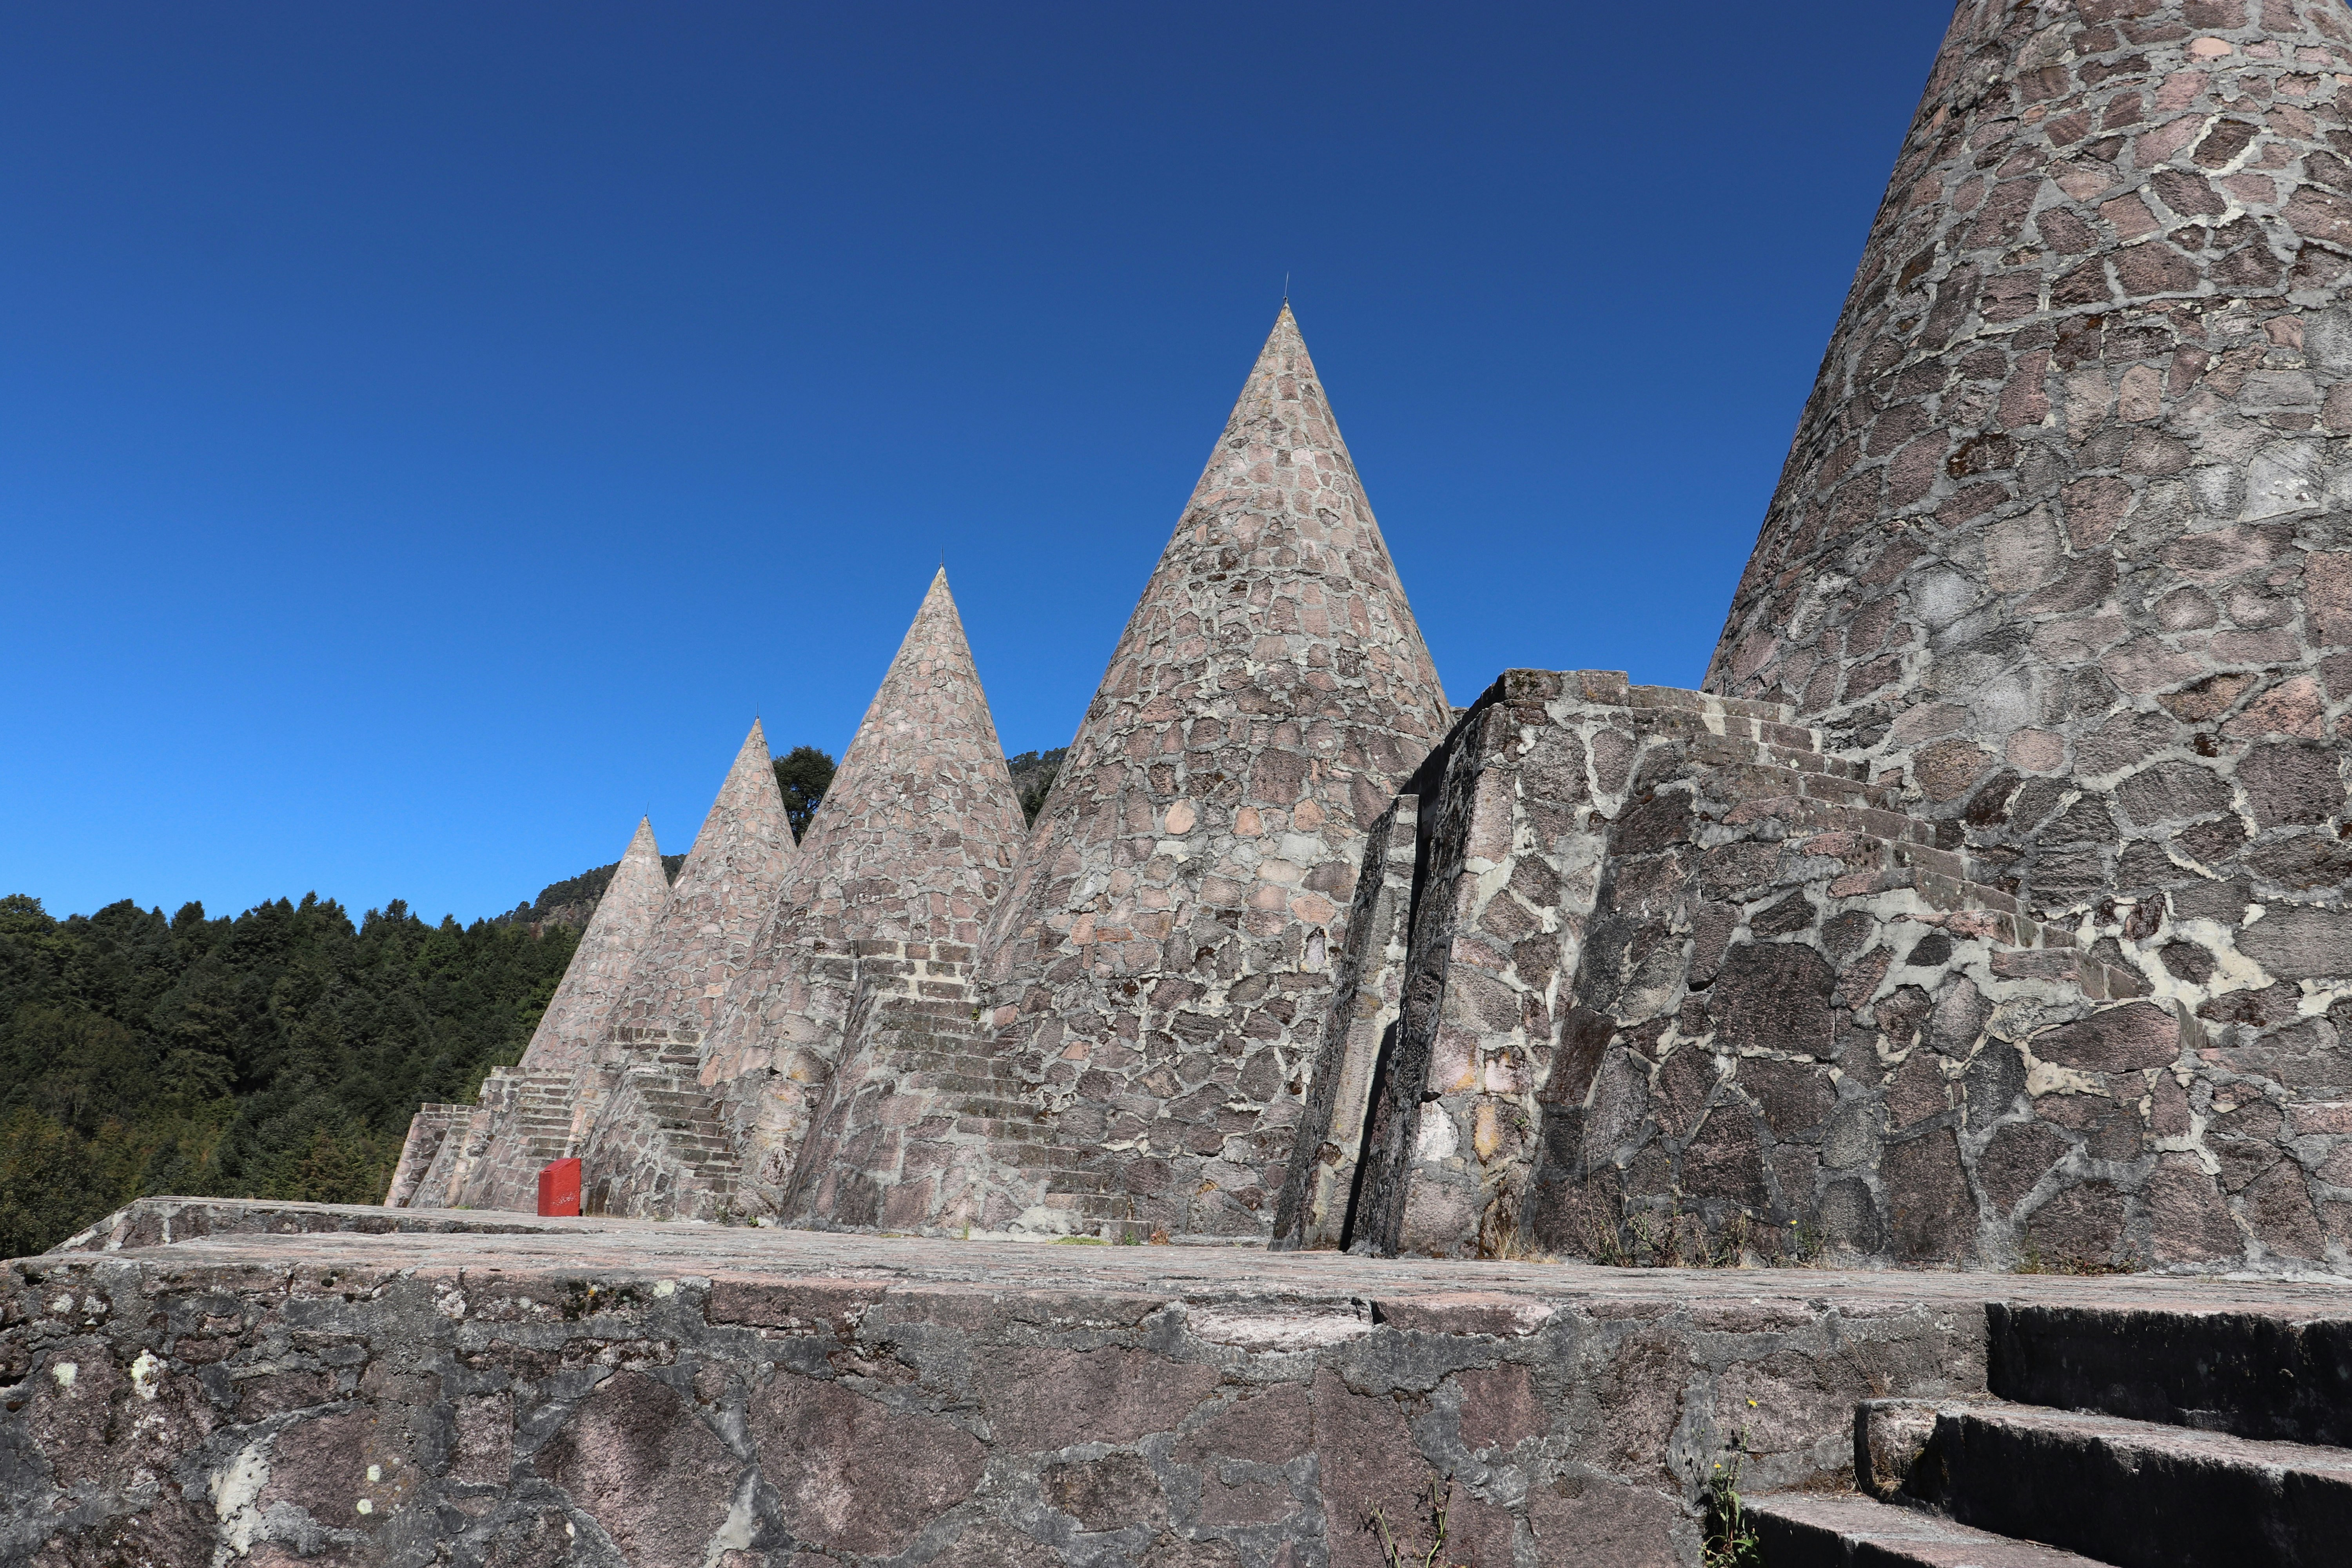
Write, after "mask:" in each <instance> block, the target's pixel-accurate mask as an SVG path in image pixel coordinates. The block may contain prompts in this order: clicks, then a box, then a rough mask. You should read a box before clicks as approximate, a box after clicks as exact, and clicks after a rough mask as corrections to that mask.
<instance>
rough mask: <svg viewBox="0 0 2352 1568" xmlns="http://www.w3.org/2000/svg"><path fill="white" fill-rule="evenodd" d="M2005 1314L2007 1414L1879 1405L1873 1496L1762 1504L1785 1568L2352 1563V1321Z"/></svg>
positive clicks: (1994, 1340)
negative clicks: (2349, 1442) (1831, 1567)
mask: <svg viewBox="0 0 2352 1568" xmlns="http://www.w3.org/2000/svg"><path fill="white" fill-rule="evenodd" d="M1990 1328H1991V1342H1990V1351H1991V1355H1990V1367H1989V1377H1988V1384H1989V1387H1990V1396H1989V1397H1986V1398H1981V1399H1972V1400H1958V1401H1950V1402H1926V1401H1911V1400H1871V1401H1867V1402H1865V1403H1864V1404H1863V1405H1859V1406H1857V1407H1856V1409H1855V1413H1854V1478H1853V1479H1854V1483H1855V1488H1856V1489H1855V1490H1854V1491H1853V1492H1850V1493H1817V1492H1783V1493H1774V1494H1768V1495H1765V1496H1761V1497H1757V1498H1752V1499H1749V1500H1748V1504H1747V1511H1748V1519H1749V1521H1750V1522H1751V1524H1752V1525H1753V1527H1754V1528H1755V1530H1756V1531H1757V1535H1758V1538H1759V1545H1760V1547H1761V1549H1762V1551H1761V1560H1762V1561H1763V1562H1764V1563H1767V1564H1769V1568H1816V1565H1819V1568H1829V1565H1832V1564H1834V1565H1837V1568H1861V1565H1863V1564H1872V1565H1880V1564H1885V1565H1887V1568H1898V1565H1912V1564H1916V1565H1918V1568H1929V1565H1933V1568H1960V1565H1963V1564H1966V1565H1969V1568H1979V1565H1980V1568H2071V1565H2077V1564H2083V1565H2089V1564H2105V1565H2108V1568H2321V1565H2323V1564H2341V1563H2347V1562H2352V1447H2345V1446H2344V1445H2345V1444H2346V1442H2347V1438H2352V1318H2347V1319H2344V1320H2336V1321H2294V1320H2292V1319H2290V1318H2287V1317H2285V1316H2282V1315H2266V1314H2263V1313H2259V1312H2247V1311H2230V1312H2222V1311H2215V1312H2195V1311H2179V1310H2144V1309H2132V1308H2121V1307H2116V1308H2108V1307H2089V1308H2080V1307H2041V1306H2036V1307H2021V1306H2015V1305H2002V1304H1995V1305H1994V1306H1993V1307H1992V1308H1991V1309H1990Z"/></svg>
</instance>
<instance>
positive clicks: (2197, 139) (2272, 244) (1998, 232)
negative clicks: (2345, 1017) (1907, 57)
mask: <svg viewBox="0 0 2352 1568" xmlns="http://www.w3.org/2000/svg"><path fill="white" fill-rule="evenodd" d="M2347 46H2352V19H2347V16H2346V13H2345V10H2344V7H2343V6H2341V5H2334V4H2307V3H2302V0H2098V3H2097V4H2093V3H2091V0H2082V3H2080V4H2068V5H2058V4H2054V3H2052V0H2037V3H2032V4H2008V3H2003V4H1997V5H1996V4H1990V3H1986V0H1969V3H1967V4H1963V5H1960V6H1959V7H1958V11H1957V13H1956V14H1955V16H1953V19H1952V24H1951V27H1950V30H1949V32H1948V34H1947V36H1946V37H1945V40H1944V44H1943V48H1942V52H1941V54H1940V56H1939V58H1937V62H1936V66H1935V69H1934V72H1933V73H1932V75H1931V76H1930V78H1929V79H1928V82H1927V91H1926V93H1925V95H1924V96H1923V97H1922V99H1921V100H1920V104H1919V110H1918V114H1917V117H1916V119H1915V121H1913V123H1912V127H1911V131H1910V133H1909V135H1908V137H1907V138H1906V141H1905V142H1904V145H1903V150H1902V153H1901V156H1900V159H1899V161H1898V162H1897V163H1896V165H1895V174H1894V177H1893V179H1892V181H1891V182H1890V183H1889V184H1888V186H1887V192H1886V197H1885V203H1884V205H1882V206H1881V207H1880V209H1879V212H1878V216H1877V219H1876V221H1875V223H1874V226H1873V228H1872V230H1871V234H1870V238H1869V243H1868V245H1867V246H1866V247H1865V248H1864V254H1863V259H1862V265H1861V268H1860V270H1859V272H1858V273H1857V275H1856V277H1855V279H1854V284H1853V291H1852V293H1851V294H1850V295H1849V296H1848V297H1847V300H1846V304H1845V310H1844V314H1843V318H1842V319H1841V320H1840V321H1839V323H1838V326H1837V330H1836V332H1835V335H1834V336H1833V337H1832V340H1831V342H1830V346H1829V351H1828V353H1827V355H1826V357H1825V358H1824V360H1823V362H1822V370H1821V374H1820V378H1819V380H1818V381H1817V383H1816V384H1815V385H1814V388H1813V392H1812V395H1811V400H1810V401H1809V402H1808V404H1807V405H1806V407H1805V410H1804V414H1803V417H1802V419H1801V422H1800V424H1799V426H1798V431H1797V437H1796V440H1795V443H1794V445H1793V446H1792V447H1790V454H1789V459H1788V464H1787V466H1786V468H1784V469H1783V470H1782V473H1781V477H1780V487H1779V489H1778V491H1777V492H1776V493H1775V495H1774V497H1773V500H1772V503H1771V506H1770V509H1769V511H1768V513H1767V514H1766V517H1765V520H1764V524H1763V529H1762V532H1761V534H1760V536H1759V539H1758V541H1757V544H1756V551H1755V553H1754V556H1753V557H1752V558H1751V559H1750V561H1749V563H1748V570H1747V574H1746V575H1745V576H1744V577H1743V578H1742V580H1741V582H1740V584H1739V587H1738V594H1737V595H1736V597H1735V598H1734V600H1733V603H1732V605H1731V609H1730V614H1729V616H1728V618H1727V622H1726V625H1725V627H1724V631H1723V637H1722V640H1721V643H1720V645H1719V646H1718V647H1717V651H1716V655H1715V658H1714V662H1713V664H1712V666H1711V667H1710V668H1709V671H1708V675H1707V685H1708V687H1709V689H1712V690H1716V691H1720V692H1725V693H1729V694H1733V695H1737V696H1741V697H1759V698H1768V699H1771V700H1779V701H1783V702H1787V703H1790V704H1792V705H1793V706H1794V707H1796V708H1797V710H1799V711H1800V712H1801V714H1802V715H1804V716H1805V717H1806V718H1807V720H1808V721H1812V722H1818V723H1820V724H1821V725H1822V726H1823V727H1824V728H1825V729H1826V730H1827V731H1829V732H1830V734H1831V736H1832V739H1833V740H1835V741H1837V742H1842V743H1843V746H1844V747H1845V748H1846V749H1847V750H1848V751H1849V752H1850V753H1851V754H1853V755H1854V756H1856V757H1858V758H1861V759H1863V760H1864V761H1866V762H1867V763H1868V764H1869V765H1870V767H1871V769H1872V771H1873V773H1874V774H1875V775H1878V776H1882V777H1885V778H1887V779H1889V780H1891V781H1893V782H1895V783H1897V784H1900V785H1901V786H1902V787H1903V788H1904V790H1905V791H1906V796H1907V798H1906V803H1905V804H1906V805H1908V806H1909V807H1910V808H1911V809H1913V810H1915V811H1916V812H1917V813H1918V814H1920V815H1923V816H1937V817H1947V818H1956V819H1958V820H1959V821H1960V822H1961V823H1963V824H1965V825H1966V829H1967V837H1968V848H1969V853H1970V855H1971V857H1972V858H1973V861H1974V863H1975V864H1976V865H1977V866H1978V867H1979V868H1981V871H1982V874H1983V875H1984V876H1985V878H1986V879H1988V880H1995V879H1998V880H2000V881H2002V882H2005V883H2006V884H2008V885H2009V886H2011V887H2014V888H2017V889H2019V890H2020V891H2021V895H2022V896H2023V897H2024V899H2025V900H2026V902H2027V904H2028V906H2029V907H2030V908H2032V910H2035V911H2037V912H2039V913H2041V914H2042V915H2043V916H2045V917H2047V918H2053V919H2056V918H2062V917H2063V918H2064V919H2067V920H2069V921H2072V920H2074V919H2075V918H2076V917H2078V916H2079V917H2083V918H2085V919H2086V920H2087V921H2088V922H2089V924H2088V926H2087V927H2086V929H2085V932H2084V934H2085V938H2086V940H2092V941H2095V940H2098V939H2099V938H2101V937H2103V936H2106V935H2113V936H2115V938H2116V941H2117V942H2121V943H2141V942H2161V941H2162V939H2161V938H2159V937H2158V931H2159V930H2161V931H2166V932H2170V931H2173V930H2174V929H2175V928H2174V926H2173V925H2171V924H2168V923H2167V922H2168V921H2172V922H2178V923H2179V925H2180V926H2181V927H2183V928H2184V929H2185V928H2187V927H2188V926H2189V925H2191V924H2192V923H2194V922H2199V921H2210V922H2212V923H2213V925H2214V926H2216V927H2219V926H2222V925H2235V924H2237V923H2239V922H2240V921H2241V920H2242V914H2243V911H2244V910H2246V908H2247V907H2248V905H2249V904H2257V905H2267V906H2268V908H2269V910H2270V911H2271V912H2270V914H2269V917H2268V918H2267V919H2265V920H2263V921H2261V922H2260V923H2259V924H2257V925H2252V926H2249V927H2247V928H2246V929H2245V930H2244V931H2241V932H2239V933H2238V935H2237V937H2236V938H2235V939H2234V947H2235V951H2234V952H2232V951H2231V942H2230V941H2229V940H2226V939H2222V938H2220V937H2218V936H2215V935H2214V934H2213V932H2212V931H2210V930H2207V931H2206V935H2205V936H2203V937H2194V940H2191V937H2193V936H2194V933H2193V932H2191V933H2190V936H2184V937H2183V938H2182V942H2183V943H2184V944H2185V945H2182V946H2180V947H2179V950H2178V951H2171V950H2167V951H2168V956H2167V957H2166V958H2165V959H2164V961H2163V963H2162V964H2161V965H2159V964H2158V963H2157V961H2156V959H2155V957H2154V956H2153V952H2154V950H2153V949H2152V948H2151V949H2149V950H2148V951H2147V952H2141V951H2140V950H2139V949H2137V948H2134V949H2133V953H2134V954H2136V956H2133V957H2132V964H2131V966H2132V967H2134V968H2137V969H2140V970H2141V971H2143V972H2144V973H2147V975H2148V976H2149V978H2150V980H2151V982H2152V983H2156V984H2163V985H2165V986H2166V987H2168V994H2174V993H2173V991H2172V990H2171V989H2170V988H2174V987H2178V988H2179V990H2178V994H2179V995H2180V997H2181V999H2182V1001H2183V1002H2184V1003H2186V1004H2187V1005H2189V1006H2191V1007H2196V1006H2199V1005H2206V1006H2208V1007H2210V1006H2213V1005H2219V1004H2218V1001H2217V998H2218V997H2219V994H2220V993H2221V991H2232V992H2236V991H2244V990H2248V989H2252V990H2257V991H2259V990H2262V989H2263V988H2265V987H2267V986H2270V985H2273V984H2304V983H2308V982H2315V981H2318V980H2321V979H2323V978H2326V977H2332V976H2341V975H2346V974H2352V924H2347V923H2346V921H2345V920H2344V919H2343V918H2342V917H2339V916H2337V915H2336V914H2334V913H2333V912H2325V913H2323V912H2322V911H2318V910H2296V909H2289V908H2284V905H2287V904H2295V903H2303V902H2305V901H2308V900H2314V899H2315V898H2318V897H2320V896H2321V894H2322V891H2323V889H2334V888H2337V887H2340V886H2341V885H2342V884H2343V882H2344V880H2345V879H2346V878H2347V876H2352V844H2347V843H2345V842H2344V841H2343V840H2341V839H2340V838H2339V837H2337V835H2336V826H2337V825H2338V823H2340V821H2341V820H2342V818H2343V815H2344V812H2345V806H2346V797H2345V790H2344V785H2343V782H2342V779H2341V777H2340V748H2341V743H2342V741H2343V739H2344V737H2343V733H2342V725H2343V724H2344V722H2345V720H2344V717H2343V712H2344V706H2345V702H2346V700H2347V698H2352V549H2347V546H2352V531H2347V522H2346V517H2347V510H2346V509H2347V506H2352V443H2348V442H2347V437H2352V304H2347V299H2346V290H2347V277H2352V146H2347V145H2346V142H2345V133H2344V132H2343V130H2342V129H2341V127H2342V126H2343V125H2344V124H2345V122H2346V119H2347V113H2352V76H2348V75H2347V71H2352V47H2347ZM2282 914H2284V916H2285V917H2286V918H2284V920H2283V919H2282V918H2281V917H2282ZM2126 926H2128V927H2129V928H2131V929H2130V931H2128V932H2125V931H2122V930H2120V929H2119V928H2121V927H2126ZM2197 929H2198V930H2205V929H2206V928H2204V927H2202V926H2198V927H2197ZM2209 938H2210V940H2208V939H2209ZM2215 942H2219V943H2220V944H2221V945H2220V946H2218V947H2217V946H2215V945H2214V943H2215ZM2192 948H2193V949H2196V950H2197V951H2191V949H2192ZM2118 956H2123V954H2121V953H2120V952H2119V954H2118ZM2249 958H2250V959H2252V960H2254V961H2255V962H2256V963H2259V964H2260V965H2262V969H2261V971H2260V972H2259V973H2258V972H2256V971H2253V970H2250V969H2248V968H2247V967H2245V965H2244V964H2243V963H2242V960H2243V959H2249ZM2143 960H2144V962H2143ZM2282 1006H2284V1011H2282ZM2249 1007H2250V1008H2251V1009H2252V1015H2254V1016H2260V1017H2262V1018H2267V1019H2268V1020H2269V1021H2271V1022H2278V1021H2280V1020H2281V1019H2283V1018H2285V1017H2289V1016H2292V1014H2293V1011H2294V1006H2293V1005H2292V1003H2284V1004H2268V1005H2261V1004H2253V1003H2251V1002H2249V1003H2246V1004H2245V1005H2244V1006H2243V1007H2241V1008H2240V1009H2239V1010H2240V1011H2245V1010H2246V1008H2249ZM2209 1016H2213V1015H2210V1014H2209ZM2239 1021H2242V1022H2243V1021H2248V1020H2245V1019H2241V1020H2239ZM2331 1081H2332V1080H2331Z"/></svg>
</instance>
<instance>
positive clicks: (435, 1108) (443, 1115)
mask: <svg viewBox="0 0 2352 1568" xmlns="http://www.w3.org/2000/svg"><path fill="white" fill-rule="evenodd" d="M474 1110H475V1108H474V1107H473V1106H470V1105H437V1104H435V1103H433V1102H432V1101H430V1100H428V1101H426V1102H425V1104H423V1105H420V1106H418V1107H417V1108H416V1114H415V1115H414V1116H412V1117H410V1118H409V1119H408V1136H407V1138H406V1139H405V1140H404V1141H403V1142H402V1143H401V1145H400V1159H399V1161H398V1163H395V1164H394V1166H393V1168H392V1183H391V1184H390V1185H389V1186H387V1187H386V1188H385V1189H384V1194H383V1206H384V1207H386V1208H399V1207H402V1206H403V1205H406V1204H407V1203H408V1202H409V1200H410V1199H412V1198H414V1197H415V1196H416V1195H417V1194H418V1193H419V1192H420V1191H421V1190H422V1188H423V1186H424V1184H425V1173H427V1172H429V1171H431V1170H432V1169H433V1166H434V1162H435V1161H436V1159H437V1158H438V1157H439V1156H440V1153H441V1145H442V1143H443V1142H445V1141H446V1139H447V1138H448V1136H449V1134H450V1132H451V1131H453V1130H455V1129H458V1128H462V1127H464V1126H465V1125H466V1124H467V1122H469V1121H472V1120H473V1116H474ZM438 1191H439V1192H440V1193H442V1194H446V1193H447V1191H448V1186H447V1183H446V1178H445V1180H444V1182H443V1184H442V1185H441V1187H440V1188H439V1189H438ZM425 1206H426V1207H429V1208H437V1207H439V1206H440V1205H439V1204H438V1203H434V1204H428V1205H425Z"/></svg>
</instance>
